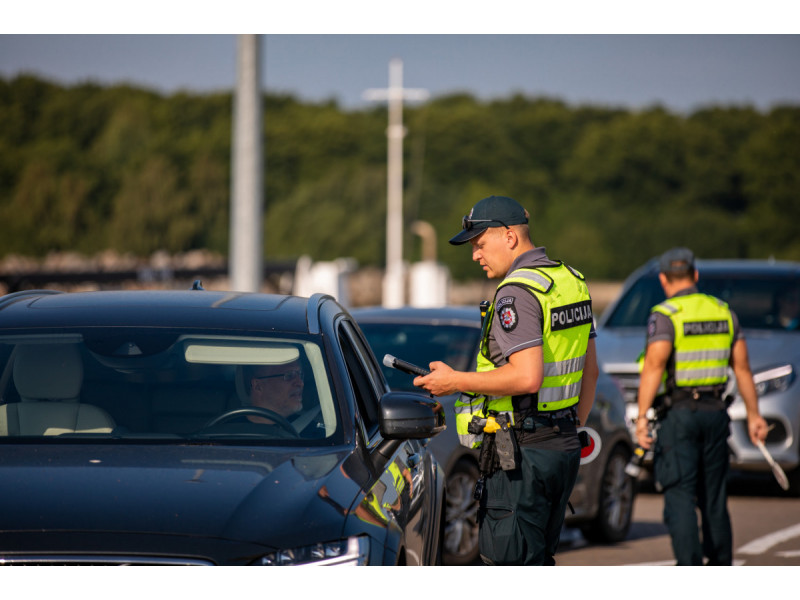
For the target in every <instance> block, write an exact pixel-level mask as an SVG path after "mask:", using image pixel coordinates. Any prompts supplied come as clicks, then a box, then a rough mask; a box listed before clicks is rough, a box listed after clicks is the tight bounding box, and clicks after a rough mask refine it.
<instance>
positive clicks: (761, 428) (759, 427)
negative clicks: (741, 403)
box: [747, 415, 769, 445]
mask: <svg viewBox="0 0 800 600" xmlns="http://www.w3.org/2000/svg"><path fill="white" fill-rule="evenodd" d="M747 430H748V433H749V434H750V441H751V442H752V443H753V445H755V444H756V442H757V441H761V442H763V441H764V440H766V439H767V432H768V431H769V428H768V427H767V422H766V421H765V420H764V417H762V416H761V415H753V416H748V417H747Z"/></svg>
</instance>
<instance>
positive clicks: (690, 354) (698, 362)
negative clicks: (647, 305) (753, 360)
mask: <svg viewBox="0 0 800 600" xmlns="http://www.w3.org/2000/svg"><path fill="white" fill-rule="evenodd" d="M651 312H659V313H661V314H663V315H666V316H667V317H669V319H670V321H672V326H673V328H674V329H675V342H674V362H675V366H674V369H675V370H674V377H673V378H672V381H674V386H675V387H678V388H696V387H714V386H722V385H725V384H726V383H727V381H728V364H729V362H730V358H731V348H732V346H733V333H734V332H733V317H732V316H731V311H730V308H728V305H727V304H726V303H725V302H723V301H722V300H720V299H718V298H715V297H713V296H708V295H706V294H700V293H697V294H688V295H685V296H675V297H673V298H670V299H668V300H665V301H664V302H662V303H661V304H658V305H656V306H654V307H653V309H652V311H651ZM670 385H672V384H670Z"/></svg>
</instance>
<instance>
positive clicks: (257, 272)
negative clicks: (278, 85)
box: [228, 35, 264, 292]
mask: <svg viewBox="0 0 800 600" xmlns="http://www.w3.org/2000/svg"><path fill="white" fill-rule="evenodd" d="M260 46H261V44H260V40H259V36H257V35H239V36H238V40H237V59H236V62H237V69H236V70H237V77H236V91H235V99H234V106H233V118H234V123H233V145H232V157H231V162H232V164H231V215H230V219H231V222H230V242H229V246H230V251H229V253H228V255H229V256H228V273H229V275H230V279H231V284H230V285H231V289H232V290H235V291H240V292H258V291H259V290H260V288H261V280H262V278H263V269H264V267H263V264H264V259H263V253H264V250H263V228H264V223H263V212H264V208H263V193H264V192H263V183H264V177H263V164H262V152H263V150H262V147H263V142H262V137H263V136H262V132H261V127H262V110H261V77H260V68H259V60H260Z"/></svg>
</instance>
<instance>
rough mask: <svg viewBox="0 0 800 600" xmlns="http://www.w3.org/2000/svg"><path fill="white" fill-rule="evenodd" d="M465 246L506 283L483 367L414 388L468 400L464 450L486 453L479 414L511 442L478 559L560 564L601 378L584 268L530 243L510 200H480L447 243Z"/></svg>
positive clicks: (482, 353)
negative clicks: (492, 419) (582, 432)
mask: <svg viewBox="0 0 800 600" xmlns="http://www.w3.org/2000/svg"><path fill="white" fill-rule="evenodd" d="M466 242H469V243H470V244H471V245H472V259H473V260H474V261H475V262H477V263H479V264H480V265H481V267H482V268H483V270H484V271H485V272H486V275H487V276H488V277H489V278H495V279H502V281H501V283H500V285H499V286H498V288H497V291H496V292H495V297H494V301H493V302H492V304H491V305H490V307H489V309H488V312H487V314H486V317H485V320H484V330H483V333H482V341H481V346H480V349H479V352H478V367H477V370H476V371H475V372H463V371H455V370H453V369H452V368H451V367H449V366H448V365H446V364H445V363H443V362H438V361H437V362H432V363H430V365H429V368H430V370H431V373H430V374H429V375H427V376H424V377H417V378H416V379H415V380H414V384H415V385H417V386H420V387H423V388H424V389H426V390H428V391H429V392H431V393H432V394H434V395H436V396H442V395H445V394H451V393H456V392H458V391H460V392H467V393H468V394H464V393H462V395H461V398H460V400H459V401H458V402H456V413H457V414H456V429H457V431H458V433H459V438H460V439H461V440H462V443H464V444H465V445H468V446H472V447H477V446H478V445H479V441H478V440H479V439H486V442H485V443H484V446H483V449H484V450H485V449H486V448H488V447H490V444H489V438H488V437H486V438H480V437H479V436H476V435H473V434H470V433H469V424H470V422H471V421H472V420H473V418H478V419H480V418H486V417H488V416H492V415H496V416H497V417H498V421H500V420H502V422H503V423H505V424H506V426H507V427H508V428H509V429H510V432H511V435H509V436H508V438H509V439H511V437H512V436H513V446H514V448H515V449H514V452H513V455H514V456H513V459H514V460H513V465H505V466H503V467H502V468H497V469H495V470H493V472H490V473H487V478H486V482H485V493H484V494H483V495H482V497H481V509H480V519H481V522H480V523H481V524H480V535H479V539H480V550H481V557H482V559H483V561H484V562H485V563H487V564H497V565H507V564H510V565H521V564H525V565H542V564H548V565H553V564H555V560H554V558H553V555H554V554H555V552H556V547H557V545H558V541H559V536H560V533H561V529H562V526H563V523H564V517H565V512H566V509H567V502H568V500H569V496H570V494H571V492H572V488H573V486H574V484H575V479H576V477H577V473H578V466H579V464H580V442H579V439H578V435H577V427H578V425H579V422H585V421H586V418H587V417H588V415H589V411H590V410H591V408H592V403H593V402H594V393H595V386H596V383H597V377H598V367H597V360H596V355H595V342H594V339H593V338H594V330H593V321H592V313H591V298H590V296H589V292H588V289H587V286H586V282H585V281H584V278H583V276H582V275H581V274H580V273H579V272H577V271H576V270H574V269H572V268H570V267H568V266H567V265H565V264H564V263H563V262H561V261H554V260H550V259H549V258H548V257H547V255H546V253H545V249H544V248H543V247H535V246H534V245H533V243H532V241H531V239H530V232H529V227H528V212H527V211H526V210H525V209H524V208H523V207H522V206H520V205H519V204H518V203H517V202H516V201H514V200H513V199H511V198H508V197H504V196H490V197H488V198H484V199H483V200H481V201H480V202H478V203H477V204H476V205H475V206H474V207H473V208H472V210H471V211H470V213H469V215H468V216H465V217H464V219H463V222H462V231H461V232H459V233H458V234H457V235H456V236H454V237H453V238H452V239H451V240H450V243H451V244H454V245H459V244H464V243H466ZM486 431H488V429H487V430H486ZM507 431H508V430H506V432H507ZM483 435H484V436H490V435H494V436H497V435H500V433H493V434H483ZM495 446H496V444H495Z"/></svg>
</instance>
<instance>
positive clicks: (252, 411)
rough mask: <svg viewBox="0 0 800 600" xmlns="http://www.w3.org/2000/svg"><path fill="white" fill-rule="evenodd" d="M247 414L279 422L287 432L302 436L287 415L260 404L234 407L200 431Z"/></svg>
mask: <svg viewBox="0 0 800 600" xmlns="http://www.w3.org/2000/svg"><path fill="white" fill-rule="evenodd" d="M245 415H255V416H258V417H264V418H266V419H269V420H270V421H272V422H274V423H277V424H278V425H280V426H281V428H282V429H285V430H286V431H287V432H289V433H291V434H292V435H293V436H294V437H300V434H299V433H297V430H296V429H295V428H294V427H293V426H292V424H291V423H289V421H287V420H286V418H285V417H282V416H281V415H279V414H278V413H276V412H275V411H274V410H270V409H268V408H261V407H260V406H245V407H242V408H234V409H233V410H229V411H227V412H224V413H222V414H221V415H217V416H216V417H214V418H213V419H211V420H210V421H209V422H208V423H206V424H205V425H204V426H203V427H202V429H201V430H200V431H203V430H205V429H211V428H212V427H216V426H217V425H220V424H222V423H227V422H228V421H231V420H233V419H237V418H239V417H242V416H245Z"/></svg>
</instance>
